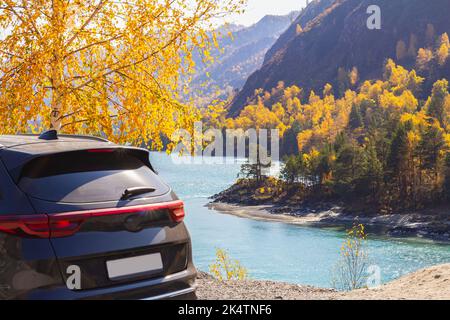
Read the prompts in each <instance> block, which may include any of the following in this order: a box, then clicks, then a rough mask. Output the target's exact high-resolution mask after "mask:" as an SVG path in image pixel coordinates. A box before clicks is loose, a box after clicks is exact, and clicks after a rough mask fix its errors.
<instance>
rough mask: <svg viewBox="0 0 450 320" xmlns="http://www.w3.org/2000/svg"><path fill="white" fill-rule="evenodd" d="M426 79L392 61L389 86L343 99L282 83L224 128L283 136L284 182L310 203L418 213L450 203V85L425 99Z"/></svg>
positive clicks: (443, 83)
mask: <svg viewBox="0 0 450 320" xmlns="http://www.w3.org/2000/svg"><path fill="white" fill-rule="evenodd" d="M444 42H445V41H444ZM424 80H425V79H424V78H423V77H420V76H419V75H418V74H417V73H416V71H414V70H411V71H410V70H407V69H405V68H403V67H402V66H400V65H397V64H396V63H395V62H394V61H393V60H388V61H387V62H386V64H385V67H384V78H383V79H382V80H376V81H365V82H363V83H362V85H361V86H360V87H359V88H358V89H357V90H350V89H348V90H346V91H345V92H344V94H343V96H342V97H340V98H337V97H336V96H335V95H334V93H333V92H334V90H333V88H332V87H331V86H330V85H328V84H327V85H325V86H324V90H323V92H322V93H321V94H318V93H315V92H310V93H309V94H306V93H305V92H304V91H303V90H302V89H301V88H299V87H297V86H295V85H294V86H290V87H285V86H284V84H283V83H280V84H279V85H278V86H277V87H276V88H274V89H273V90H272V91H271V92H263V91H262V90H259V91H258V92H256V95H257V97H258V98H257V99H256V102H255V103H254V104H250V105H248V106H247V107H245V108H244V109H243V111H242V112H241V113H240V115H239V116H238V117H236V118H235V119H231V118H229V119H224V120H222V121H221V122H222V123H223V124H225V125H226V126H228V127H242V128H244V129H245V128H278V129H280V132H281V134H282V140H281V147H282V153H283V154H284V155H286V158H285V166H284V169H283V171H282V173H281V178H282V179H283V180H284V181H286V183H287V188H286V189H287V191H288V192H292V191H293V190H295V189H297V191H298V193H300V194H301V198H303V199H304V200H305V199H309V198H317V199H320V200H321V201H323V200H326V199H335V200H336V199H337V200H341V201H344V202H346V203H348V204H350V205H352V206H357V205H359V206H360V207H364V208H370V210H375V211H378V212H384V213H390V212H398V211H401V210H403V209H418V208H422V207H424V206H429V205H437V204H439V203H443V202H447V201H449V200H450V188H449V187H450V175H449V173H450V94H449V92H448V86H449V84H448V81H447V80H445V79H442V80H439V81H437V82H436V83H435V84H434V86H433V89H432V92H431V94H430V95H429V97H427V98H426V99H423V98H422V96H421V93H422V84H423V82H424ZM216 116H217V115H216ZM220 116H221V117H224V116H223V114H221V115H220ZM209 117H210V118H211V116H209ZM273 196H274V197H280V196H282V195H273Z"/></svg>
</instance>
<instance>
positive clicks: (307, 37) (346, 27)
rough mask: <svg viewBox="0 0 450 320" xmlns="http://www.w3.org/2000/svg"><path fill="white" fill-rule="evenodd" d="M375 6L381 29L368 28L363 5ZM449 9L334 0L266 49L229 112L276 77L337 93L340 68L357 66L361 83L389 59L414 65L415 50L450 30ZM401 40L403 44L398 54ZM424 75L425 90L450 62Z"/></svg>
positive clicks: (416, 0) (409, 1)
mask: <svg viewBox="0 0 450 320" xmlns="http://www.w3.org/2000/svg"><path fill="white" fill-rule="evenodd" d="M313 4H314V3H313ZM326 4H327V3H325V2H324V3H323V5H324V6H325V5H326ZM373 4H375V5H378V6H379V7H380V8H381V17H382V18H381V22H382V25H381V29H380V30H369V29H368V28H367V19H368V17H369V14H367V8H368V7H369V6H370V5H373ZM315 5H317V4H315ZM322 9H323V8H322ZM448 12H450V1H449V0H433V1H427V0H395V1H392V0H336V1H335V2H333V4H331V6H329V7H328V8H326V9H325V10H324V11H323V12H322V13H321V14H319V16H318V17H316V18H314V19H313V20H312V21H311V22H310V23H309V24H306V25H305V26H303V31H302V32H300V33H296V34H295V35H293V33H292V32H293V28H295V25H296V23H295V22H294V24H293V26H291V27H290V28H289V29H288V31H287V32H286V33H285V34H284V35H283V36H282V37H281V38H280V39H279V41H278V42H277V43H276V44H275V45H274V47H273V48H271V49H270V50H269V51H268V53H267V55H266V59H265V62H264V65H263V66H262V67H261V69H259V70H258V71H256V72H254V73H253V74H252V75H251V76H250V77H249V78H248V79H247V82H246V83H245V85H244V87H243V89H242V90H241V91H240V92H239V93H238V94H237V96H236V97H235V99H234V102H233V104H232V106H231V107H230V110H229V114H230V115H231V116H237V115H238V114H239V112H240V110H241V109H242V108H243V107H244V106H245V105H246V103H248V101H251V99H252V98H253V95H254V91H255V90H256V89H259V88H263V89H265V90H270V89H271V88H273V87H275V86H276V85H277V83H278V82H279V81H284V82H285V84H286V85H293V84H295V85H298V86H300V87H302V88H304V89H305V90H306V91H307V92H308V91H309V90H316V91H320V90H321V89H322V88H323V86H324V85H325V84H326V83H331V84H332V85H333V87H334V88H335V91H338V90H337V88H338V86H339V83H338V69H339V68H342V69H343V70H346V71H348V70H351V69H353V68H354V67H356V68H357V69H358V74H359V83H360V82H361V81H363V80H367V79H376V78H380V77H381V76H382V72H383V70H382V67H383V64H384V63H385V61H386V59H388V58H393V59H394V60H395V61H396V62H397V63H399V64H401V65H403V66H405V67H408V68H412V67H414V64H415V57H416V54H417V50H418V49H419V48H422V47H429V46H433V45H434V44H435V42H436V40H437V37H438V36H439V35H441V34H442V33H444V32H448V33H450V19H449V17H448ZM299 18H300V17H299ZM399 42H403V44H404V47H405V50H403V51H405V52H401V53H402V54H401V55H399V50H398V47H399ZM424 76H426V77H427V83H425V84H424V93H425V92H426V91H429V89H430V87H431V85H432V83H433V82H434V81H435V80H436V79H438V78H442V77H446V78H450V64H449V63H447V64H446V65H445V66H442V67H441V68H439V69H438V70H434V71H433V72H430V74H424ZM356 85H357V84H356ZM336 93H338V92H336Z"/></svg>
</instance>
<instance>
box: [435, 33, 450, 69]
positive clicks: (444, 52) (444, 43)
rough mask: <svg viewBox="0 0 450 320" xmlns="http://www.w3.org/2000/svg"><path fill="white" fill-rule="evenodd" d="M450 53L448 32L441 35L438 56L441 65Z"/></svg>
mask: <svg viewBox="0 0 450 320" xmlns="http://www.w3.org/2000/svg"><path fill="white" fill-rule="evenodd" d="M449 55H450V41H449V38H448V34H447V33H444V34H443V35H442V36H441V39H440V43H439V48H438V49H437V52H436V56H437V59H438V63H439V65H441V66H443V65H444V64H445V63H446V62H447V59H448V56H449Z"/></svg>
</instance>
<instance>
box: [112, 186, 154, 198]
mask: <svg viewBox="0 0 450 320" xmlns="http://www.w3.org/2000/svg"><path fill="white" fill-rule="evenodd" d="M155 191H156V189H155V188H152V187H136V188H127V189H125V191H124V192H123V194H122V197H121V198H120V199H121V200H127V199H130V198H131V197H134V196H138V195H141V194H145V193H152V192H155Z"/></svg>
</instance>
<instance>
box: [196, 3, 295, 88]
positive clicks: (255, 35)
mask: <svg viewBox="0 0 450 320" xmlns="http://www.w3.org/2000/svg"><path fill="white" fill-rule="evenodd" d="M298 14H299V12H298V11H294V12H292V13H290V14H288V15H285V16H272V15H268V16H265V17H264V18H262V19H261V20H260V21H259V22H257V23H256V24H254V25H252V26H250V27H239V26H234V25H232V26H228V27H221V28H220V30H218V31H219V33H221V34H222V36H221V37H220V38H219V40H218V42H219V45H220V48H221V49H222V52H219V51H216V52H214V53H213V56H214V58H215V61H214V63H213V64H212V65H209V66H205V65H204V63H203V62H202V61H201V60H200V59H199V58H198V57H197V58H196V65H197V66H198V67H197V69H198V72H197V75H196V76H195V77H194V79H193V81H192V83H191V84H190V87H191V88H194V89H201V91H202V95H208V94H212V93H213V92H215V91H216V89H218V88H219V89H221V90H225V89H227V87H228V88H229V89H240V88H241V87H242V85H243V84H244V83H245V80H246V79H247V78H248V76H249V75H250V74H251V73H252V72H254V71H255V70H257V69H258V68H259V67H260V66H261V65H262V63H263V60H264V55H265V53H266V51H267V50H268V49H269V48H270V47H271V46H272V45H273V43H274V42H275V41H276V40H277V38H278V37H279V36H280V34H281V33H282V32H283V31H285V30H286V28H287V27H289V25H291V23H292V21H293V20H294V19H295V18H296V17H297V15H298ZM228 31H232V38H231V37H230V36H229V35H228V34H227V33H228Z"/></svg>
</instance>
